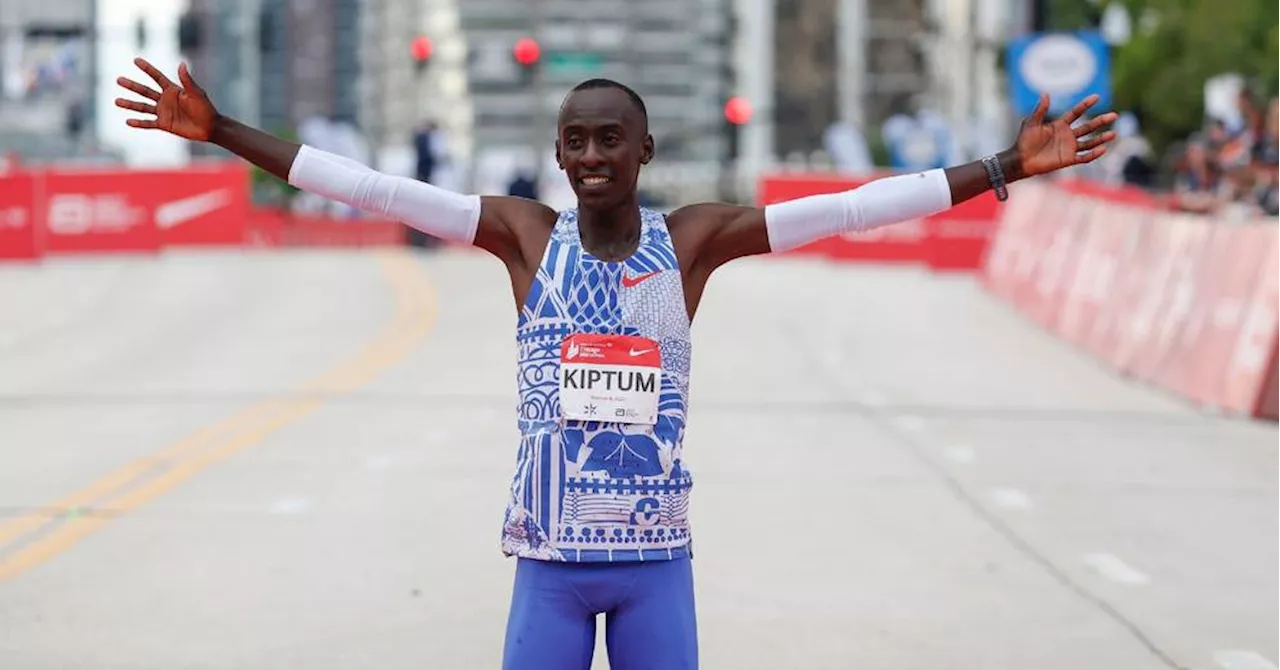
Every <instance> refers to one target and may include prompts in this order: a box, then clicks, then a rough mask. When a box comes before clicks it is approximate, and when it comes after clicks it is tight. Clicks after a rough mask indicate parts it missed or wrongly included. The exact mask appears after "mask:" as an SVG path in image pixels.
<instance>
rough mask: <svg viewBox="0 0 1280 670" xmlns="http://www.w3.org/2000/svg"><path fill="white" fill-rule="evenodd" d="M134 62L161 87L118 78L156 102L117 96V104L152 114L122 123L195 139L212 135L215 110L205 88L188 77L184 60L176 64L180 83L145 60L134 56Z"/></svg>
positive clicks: (121, 83)
mask: <svg viewBox="0 0 1280 670" xmlns="http://www.w3.org/2000/svg"><path fill="white" fill-rule="evenodd" d="M133 63H134V65H137V66H138V68H139V69H140V70H142V71H143V72H145V73H147V75H149V76H150V77H151V79H153V80H154V81H155V82H156V84H157V85H158V86H159V87H160V90H159V91H157V90H155V89H153V88H151V87H150V86H146V85H144V84H139V83H138V82H136V81H133V80H132V79H127V78H125V77H119V78H117V79H116V83H117V84H119V85H120V86H122V87H124V88H126V89H128V90H130V91H133V92H134V93H137V94H138V95H141V96H142V97H144V98H147V99H148V100H151V101H153V102H154V103H155V104H150V103H146V102H139V101H136V100H126V99H124V98H116V107H120V108H121V109H129V110H133V111H135V112H142V113H144V114H150V115H152V118H141V119H128V120H127V121H125V123H127V124H128V125H129V126H131V127H133V128H158V129H160V130H163V131H166V132H169V133H173V134H174V135H177V136H178V137H184V138H186V139H189V140H195V141H197V142H206V141H208V140H209V138H210V136H212V135H213V126H214V122H215V121H216V120H217V118H218V110H217V109H214V107H213V103H212V102H209V96H208V95H206V94H205V92H204V89H202V88H200V86H199V85H198V84H196V81H195V79H192V78H191V73H190V72H188V71H187V66H186V64H185V63H183V64H182V65H179V66H178V79H179V81H181V82H182V86H178V85H177V84H175V83H173V82H172V81H170V80H169V78H168V77H166V76H164V74H163V73H161V72H160V71H159V70H157V69H156V67H155V66H154V65H152V64H151V63H148V62H147V61H146V60H144V59H142V58H135V59H133Z"/></svg>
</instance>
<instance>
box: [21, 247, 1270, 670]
mask: <svg viewBox="0 0 1280 670" xmlns="http://www.w3.org/2000/svg"><path fill="white" fill-rule="evenodd" d="M514 317H515V310H514V307H513V306H512V305H511V298H510V288H509V283H508V282H507V280H506V277H505V275H504V274H503V272H502V270H501V267H500V265H499V264H498V263H497V261H494V260H491V259H489V258H487V257H484V256H481V255H478V254H473V253H463V252H457V253H455V252H448V253H443V254H434V255H413V254H409V253H399V252H388V253H370V252H338V251H306V252H291V253H265V252H264V253H243V252H192V253H181V254H173V253H170V254H166V255H163V256H160V257H156V258H148V257H137V258H121V257H115V258H106V259H89V258H83V259H76V258H64V259H58V260H53V261H49V262H46V263H44V264H41V265H38V266H34V265H31V266H0V668H2V669H3V670H53V669H55V668H56V669H58V670H125V669H128V670H147V669H155V670H161V669H163V670H177V669H205V668H209V669H214V668H217V669H219V670H229V669H241V668H246V669H247V668H271V669H273V670H274V669H278V668H300V669H301V668H305V669H307V670H328V669H337V668H344V669H345V668H379V669H380V670H397V669H401V668H403V669H410V668H413V669H415V670H416V669H420V668H463V669H473V668H475V669H478V668H497V667H498V664H499V660H500V657H501V641H502V635H503V630H504V625H505V619H506V607H507V598H508V595H509V590H510V587H511V577H512V570H513V563H512V562H511V561H509V560H507V559H505V558H503V557H502V556H501V553H500V551H499V548H498V539H499V530H500V523H501V518H502V510H503V506H504V503H505V495H506V490H507V486H508V484H509V481H510V477H511V473H512V470H511V469H512V467H513V466H514V458H515V447H516V427H515V417H514V408H515V380H514V360H515V348H514V336H513V331H512V329H513V325H514ZM694 339H695V342H694V347H695V348H694V351H695V356H694V361H695V362H694V379H693V391H692V402H691V408H690V409H691V423H690V428H689V432H688V437H687V441H686V445H687V446H686V452H685V453H686V459H687V462H688V465H689V466H690V467H691V469H692V471H693V473H694V478H695V482H696V486H695V489H694V491H695V492H694V499H693V507H692V520H693V529H694V535H695V537H696V543H697V544H696V546H697V558H696V559H695V575H696V576H695V580H696V584H697V589H698V591H697V597H698V606H699V621H700V627H701V643H702V644H701V646H702V667H704V668H712V669H719V668H735V669H747V668H770V669H774V668H799V669H804V670H818V669H828V668H829V669H843V668H857V669H863V668H892V669H895V670H896V669H902V670H910V669H926V668H927V669H930V670H933V669H936V668H948V669H957V670H968V669H974V670H979V669H980V670H999V669H1009V670H1024V669H1027V668H1035V669H1037V670H1067V669H1070V670H1077V669H1080V668H1089V669H1090V670H1161V669H1166V668H1186V669H1196V670H1223V669H1227V670H1263V669H1274V668H1275V664H1276V658H1277V646H1278V644H1280V641H1278V639H1277V628H1278V622H1277V592H1278V589H1280V585H1278V584H1277V564H1278V563H1280V557H1278V556H1277V544H1278V543H1277V530H1278V525H1280V524H1278V523H1277V521H1278V519H1277V504H1278V501H1277V428H1276V426H1275V424H1256V423H1252V422H1248V421H1241V420H1232V419H1223V418H1218V417H1213V416H1208V415H1204V414H1201V413H1198V412H1197V411H1195V410H1193V409H1191V408H1188V407H1187V406H1185V405H1183V404H1181V403H1180V402H1178V401H1177V400H1175V399H1173V398H1171V397H1168V396H1165V395H1163V394H1161V393H1159V392H1155V391H1151V390H1148V389H1144V388H1142V387H1140V386H1137V385H1134V384H1131V383H1129V382H1126V381H1124V380H1121V379H1119V378H1117V377H1115V376H1114V375H1112V374H1111V373H1109V372H1108V371H1107V370H1106V369H1104V368H1103V367H1102V366H1100V365H1099V364H1097V363H1095V362H1094V361H1092V360H1091V359H1090V358H1089V357H1088V356H1086V355H1084V354H1082V353H1079V352H1077V351H1075V350H1073V349H1072V348H1071V347H1069V346H1068V345H1066V344H1063V343H1061V342H1059V341H1058V340H1056V339H1054V338H1053V337H1052V336H1050V335H1048V334H1045V333H1043V332H1041V331H1040V330H1038V329H1037V328H1036V327H1035V326H1033V325H1031V324H1030V323H1028V322H1027V321H1025V320H1023V319H1022V318H1020V317H1019V316H1017V315H1016V314H1015V313H1014V312H1013V311H1012V310H1011V309H1009V308H1007V307H1006V306H1004V305H1002V304H1000V303H998V302H996V301H994V300H992V299H991V298H989V297H988V296H987V295H986V294H984V293H983V292H982V290H981V289H980V288H978V287H977V286H976V285H975V284H974V282H973V281H972V280H971V279H969V278H966V277H942V278H939V277H932V276H930V275H928V274H926V273H923V272H919V271H914V270H907V269H867V268H838V267H835V266H831V265H825V264H812V263H809V262H800V261H792V260H784V259H760V260H752V261H741V262H739V263H738V264H735V265H733V266H730V267H728V268H726V269H724V270H722V271H721V272H720V273H719V274H718V275H717V276H716V277H715V278H714V279H713V280H712V284H711V286H710V288H709V289H708V292H707V295H706V298H705V301H704V305H703V308H702V310H701V313H700V314H699V317H698V322H697V323H696V324H695V328H694ZM601 640H603V631H601ZM604 656H605V653H604V648H603V643H601V646H599V647H598V649H597V654H596V659H597V662H596V668H605V667H607V664H606V663H605V661H604Z"/></svg>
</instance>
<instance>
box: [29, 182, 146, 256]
mask: <svg viewBox="0 0 1280 670" xmlns="http://www.w3.org/2000/svg"><path fill="white" fill-rule="evenodd" d="M36 179H37V181H38V182H39V183H40V190H41V191H42V193H41V195H42V197H41V199H40V204H39V207H40V210H39V211H40V215H39V216H38V217H37V221H38V225H40V226H41V233H42V235H43V241H44V245H45V250H46V251H47V252H48V253H51V254H57V253H71V252H103V251H112V252H121V251H124V252H156V251H159V250H160V230H159V228H157V227H156V222H155V216H154V212H153V209H154V205H153V204H152V203H150V202H148V201H147V196H146V187H145V185H144V182H142V181H140V180H138V179H137V178H136V177H134V176H133V174H132V173H128V172H114V171H113V172H106V171H92V170H86V171H83V172H68V171H56V172H53V171H48V172H40V173H37V174H36Z"/></svg>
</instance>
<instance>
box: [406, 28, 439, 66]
mask: <svg viewBox="0 0 1280 670" xmlns="http://www.w3.org/2000/svg"><path fill="white" fill-rule="evenodd" d="M434 50H435V45H434V44H432V42H431V38H430V37H427V36H426V35H419V36H417V37H415V38H413V42H412V43H411V44H410V45H409V52H410V54H412V55H413V65H414V67H415V68H416V69H417V71H418V73H419V74H421V73H422V71H423V70H425V69H426V67H427V63H429V62H430V61H431V54H432V52H433V51H434Z"/></svg>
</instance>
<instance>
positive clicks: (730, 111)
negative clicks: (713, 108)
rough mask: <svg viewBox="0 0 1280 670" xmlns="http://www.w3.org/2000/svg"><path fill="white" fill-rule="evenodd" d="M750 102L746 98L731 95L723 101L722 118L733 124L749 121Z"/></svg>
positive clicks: (744, 123) (743, 123)
mask: <svg viewBox="0 0 1280 670" xmlns="http://www.w3.org/2000/svg"><path fill="white" fill-rule="evenodd" d="M751 113H752V109H751V103H750V102H747V99H746V98H743V97H740V96H736V95H735V96H733V97H732V98H729V100H728V102H725V103H724V120H725V121H728V122H729V123H732V124H733V125H735V126H742V125H746V124H747V122H749V121H751Z"/></svg>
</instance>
